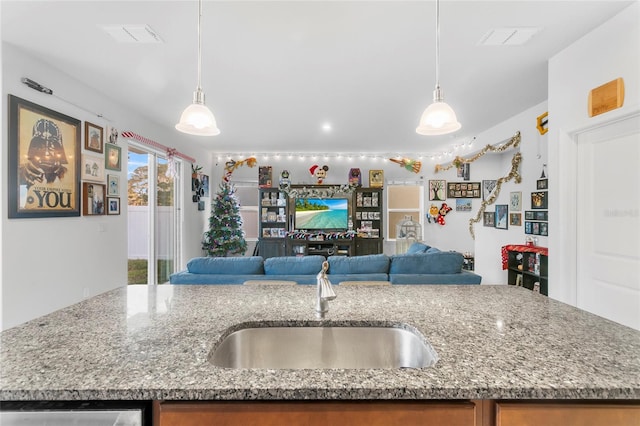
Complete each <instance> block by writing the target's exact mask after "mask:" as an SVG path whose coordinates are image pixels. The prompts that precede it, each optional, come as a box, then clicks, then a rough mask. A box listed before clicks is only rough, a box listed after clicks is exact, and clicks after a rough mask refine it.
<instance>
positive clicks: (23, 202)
mask: <svg viewBox="0 0 640 426" xmlns="http://www.w3.org/2000/svg"><path fill="white" fill-rule="evenodd" d="M106 133H107V134H108V139H109V142H108V143H107V142H106V141H105V129H104V127H102V126H100V125H98V124H95V123H92V122H89V121H84V123H83V121H81V120H79V119H76V118H73V117H70V116H67V115H65V114H62V113H60V112H58V111H54V110H52V109H49V108H46V107H44V106H41V105H38V104H36V103H33V102H30V101H28V100H25V99H21V98H19V97H17V96H14V95H9V186H8V189H9V204H10V207H9V209H8V211H9V214H8V216H9V218H43V217H68V216H81V215H83V216H97V215H104V214H120V198H119V195H120V181H119V175H118V174H115V173H109V174H107V171H113V172H120V171H121V161H122V153H121V148H120V147H119V146H117V136H118V130H117V129H115V128H113V127H107V130H106ZM45 147H46V148H45ZM45 149H46V152H45ZM51 151H53V154H54V157H55V158H56V161H52V160H49V158H51ZM105 153H107V155H106V156H105Z"/></svg>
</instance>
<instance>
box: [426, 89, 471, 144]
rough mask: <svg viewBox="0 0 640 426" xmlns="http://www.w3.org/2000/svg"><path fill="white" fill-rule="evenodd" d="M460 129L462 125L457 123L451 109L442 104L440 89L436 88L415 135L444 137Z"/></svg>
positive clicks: (444, 103)
mask: <svg viewBox="0 0 640 426" xmlns="http://www.w3.org/2000/svg"><path fill="white" fill-rule="evenodd" d="M461 127H462V124H460V123H459V122H458V118H457V117H456V113H455V112H454V111H453V108H451V107H450V106H449V104H447V103H446V102H444V100H443V98H442V91H441V90H440V88H439V87H438V88H436V90H435V91H434V92H433V103H432V104H431V105H429V106H428V107H427V109H425V110H424V112H423V113H422V117H420V124H419V125H418V127H417V128H416V133H418V134H420V135H425V136H437V135H446V134H447V133H451V132H455V131H456V130H458V129H460V128H461Z"/></svg>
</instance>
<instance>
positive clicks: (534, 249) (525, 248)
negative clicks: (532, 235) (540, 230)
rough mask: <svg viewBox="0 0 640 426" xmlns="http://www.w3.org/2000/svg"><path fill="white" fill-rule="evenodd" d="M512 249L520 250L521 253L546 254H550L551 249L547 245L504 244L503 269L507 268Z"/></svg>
mask: <svg viewBox="0 0 640 426" xmlns="http://www.w3.org/2000/svg"><path fill="white" fill-rule="evenodd" d="M510 251H518V252H520V253H539V254H542V255H544V256H549V249H548V248H547V247H540V246H530V245H523V244H509V245H506V246H502V253H501V255H502V269H507V263H508V261H509V252H510Z"/></svg>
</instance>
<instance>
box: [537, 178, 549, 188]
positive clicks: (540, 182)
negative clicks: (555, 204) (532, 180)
mask: <svg viewBox="0 0 640 426" xmlns="http://www.w3.org/2000/svg"><path fill="white" fill-rule="evenodd" d="M536 189H549V181H548V180H547V179H538V180H537V181H536Z"/></svg>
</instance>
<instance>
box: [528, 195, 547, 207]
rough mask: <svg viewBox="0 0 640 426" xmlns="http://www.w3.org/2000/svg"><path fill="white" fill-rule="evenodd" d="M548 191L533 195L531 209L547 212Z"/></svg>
mask: <svg viewBox="0 0 640 426" xmlns="http://www.w3.org/2000/svg"><path fill="white" fill-rule="evenodd" d="M547 203H548V200H547V191H538V192H532V193H531V208H532V209H541V210H546V209H547V208H548V206H547Z"/></svg>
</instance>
